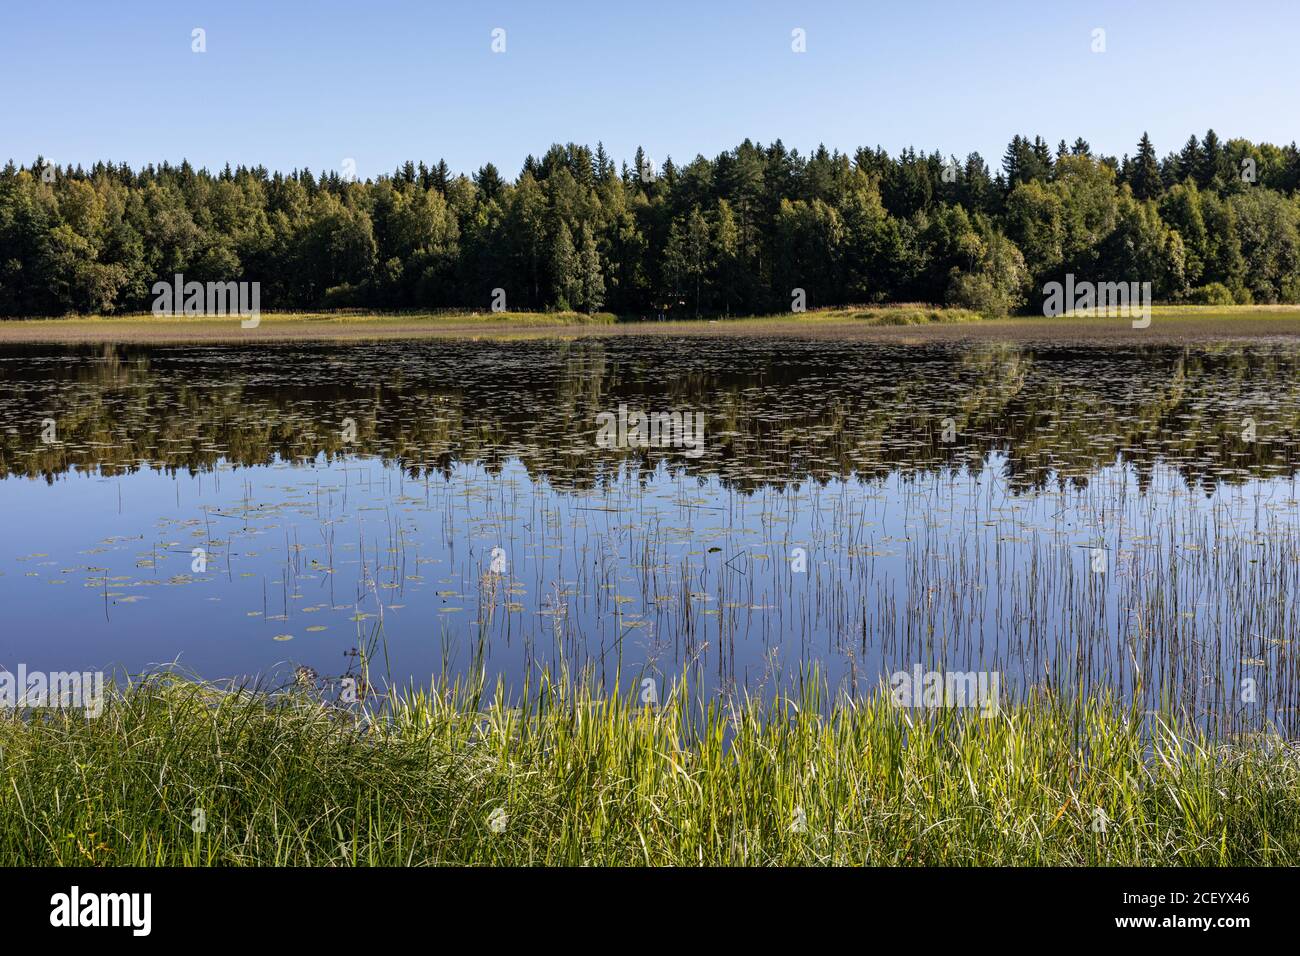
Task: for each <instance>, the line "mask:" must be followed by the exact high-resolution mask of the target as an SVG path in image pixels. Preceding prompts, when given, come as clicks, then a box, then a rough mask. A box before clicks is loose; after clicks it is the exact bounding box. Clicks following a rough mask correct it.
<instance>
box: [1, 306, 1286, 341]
mask: <svg viewBox="0 0 1300 956" xmlns="http://www.w3.org/2000/svg"><path fill="white" fill-rule="evenodd" d="M575 318H576V317H573V316H565V315H554V314H547V313H513V314H509V315H508V316H507V317H506V318H497V317H494V316H492V315H490V314H488V315H484V314H472V313H466V314H464V315H419V314H386V315H372V314H349V313H266V314H265V315H263V316H262V317H261V320H260V322H259V324H258V326H257V327H256V328H251V329H245V328H241V326H240V320H239V317H238V316H227V317H219V318H218V317H202V318H191V319H185V318H156V317H154V316H151V315H143V316H140V315H128V316H113V317H69V318H38V319H11V320H0V345H23V344H34V345H36V344H47V345H78V344H86V345H94V344H137V345H190V344H206V345H220V344H230V345H243V344H254V343H262V344H272V343H293V342H372V341H391V340H412V341H417V340H422V339H440V338H452V339H478V338H483V339H499V340H510V339H546V338H562V339H571V338H579V337H581V338H592V337H595V338H600V337H613V336H638V335H639V336H664V335H667V336H680V337H692V336H701V337H737V338H747V337H755V338H757V337H782V338H805V339H812V340H829V341H843V342H864V343H877V344H882V345H883V344H893V345H930V344H934V345H959V344H980V343H995V342H1010V343H1023V344H1043V345H1098V346H1133V345H1181V344H1189V343H1197V342H1202V343H1206V342H1234V341H1261V340H1270V339H1283V340H1291V339H1297V340H1300V306H1236V307H1218V306H1155V307H1153V309H1152V322H1151V325H1150V326H1149V327H1147V328H1143V329H1134V328H1133V327H1132V325H1131V322H1130V320H1129V319H1127V318H1101V317H1098V318H1093V317H1082V316H1066V317H1059V318H1047V317H1043V316H1013V317H1008V318H989V319H980V318H974V319H972V318H971V317H970V314H969V313H962V312H961V311H960V310H944V309H930V310H928V311H918V310H916V309H910V310H909V309H907V308H906V307H899V306H891V307H882V308H875V309H853V310H848V309H836V310H827V311H823V312H808V313H803V314H802V315H801V316H800V317H798V318H793V317H791V316H790V315H775V316H756V317H745V318H717V319H693V320H671V321H662V322H660V321H655V320H631V321H614V320H613V317H612V316H608V317H607V316H600V317H596V318H594V319H592V320H579V321H575Z"/></svg>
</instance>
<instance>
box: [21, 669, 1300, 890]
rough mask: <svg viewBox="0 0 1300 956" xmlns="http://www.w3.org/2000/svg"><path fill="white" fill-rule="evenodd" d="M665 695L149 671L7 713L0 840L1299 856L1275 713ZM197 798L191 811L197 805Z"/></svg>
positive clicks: (36, 843) (909, 858)
mask: <svg viewBox="0 0 1300 956" xmlns="http://www.w3.org/2000/svg"><path fill="white" fill-rule="evenodd" d="M797 683H798V685H799V688H800V689H799V690H798V691H797V695H796V696H795V697H772V698H769V699H766V700H757V699H752V698H751V699H745V698H731V699H727V698H723V697H713V698H711V699H703V698H701V697H698V696H695V695H694V694H693V693H692V691H691V689H690V686H691V685H690V684H689V683H688V681H687V680H685V679H683V680H680V681H678V682H677V683H676V684H675V685H674V686H672V687H671V688H665V689H664V690H663V691H662V692H661V696H660V700H659V702H658V705H657V706H654V707H651V706H643V705H642V704H641V702H640V698H639V697H638V696H636V695H627V696H620V695H617V694H615V695H604V694H601V693H598V692H597V691H596V690H594V689H593V687H592V685H591V683H590V682H588V681H585V680H582V679H574V678H568V677H563V678H548V677H547V676H545V675H544V674H538V675H536V676H535V677H532V678H530V679H528V680H527V681H525V682H524V686H523V690H522V694H521V696H519V697H517V698H516V699H514V700H508V699H507V697H506V694H505V691H504V689H503V685H500V684H498V685H492V686H486V687H485V686H483V685H482V683H481V682H479V681H470V682H466V681H464V680H463V679H462V680H461V681H460V682H456V683H451V684H449V685H446V686H444V687H442V688H441V689H434V690H430V691H424V692H409V693H405V694H402V695H400V696H399V697H394V698H390V699H389V700H387V701H376V702H372V703H371V704H370V705H369V706H367V707H366V708H364V709H356V708H352V709H345V708H341V707H339V706H336V705H334V704H332V703H330V702H329V701H326V700H324V699H322V698H321V697H319V696H317V695H315V694H314V693H313V692H311V691H310V690H302V689H294V690H289V691H282V692H278V693H266V692H261V691H257V690H240V689H231V688H217V687H214V686H212V685H206V684H201V683H198V682H194V681H190V680H186V679H181V678H178V677H176V676H175V675H168V674H164V675H156V676H153V677H150V678H147V679H144V680H140V681H137V682H134V683H131V684H129V685H126V686H123V687H122V688H120V689H118V690H115V691H114V692H113V693H112V694H111V695H110V699H109V700H108V701H107V702H106V707H105V710H104V712H103V714H102V715H101V716H100V717H99V718H97V719H93V720H88V719H86V718H85V717H84V716H82V715H80V714H76V715H74V714H71V713H68V712H42V713H41V714H39V715H31V714H28V715H25V716H21V715H20V716H11V717H9V718H6V719H4V720H3V721H0V747H2V748H3V764H2V766H0V856H2V857H3V859H4V860H5V861H6V862H7V863H9V864H10V865H27V864H61V865H78V864H79V865H86V864H92V865H162V864H166V865H227V864H232V865H436V864H471V865H497V864H510V865H530V864H549V865H586V864H591V865H628V864H632V865H637V864H648V865H816V864H834V865H846V864H848V865H852V864H865V865H988V866H1004V865H1143V866H1152V865H1295V864H1296V863H1297V860H1298V859H1300V766H1298V765H1297V760H1296V757H1297V752H1296V750H1295V748H1294V747H1293V746H1291V745H1290V744H1287V743H1286V742H1284V741H1283V740H1282V739H1280V738H1277V737H1272V736H1268V735H1258V734H1257V735H1252V736H1250V737H1241V738H1238V739H1233V740H1230V741H1226V742H1224V741H1219V742H1213V741H1211V740H1210V739H1209V738H1207V737H1205V736H1204V735H1203V734H1202V733H1201V732H1199V731H1198V730H1196V729H1195V727H1194V726H1191V725H1187V724H1185V723H1182V722H1180V721H1179V720H1177V719H1175V718H1173V717H1164V716H1159V715H1155V714H1150V713H1147V712H1143V711H1137V710H1132V709H1125V708H1124V706H1123V705H1120V704H1118V703H1117V702H1116V701H1115V700H1108V699H1106V698H1104V697H1096V696H1094V697H1075V698H1070V699H1066V698H1059V697H1055V696H1052V695H1051V694H1048V693H1041V694H1038V695H1035V696H1032V697H1030V698H1029V699H1027V700H1025V701H1024V702H1021V703H1017V704H1015V705H1013V706H1009V707H1006V708H1004V709H1002V710H1001V711H1000V712H999V713H998V714H997V715H996V716H995V717H992V718H982V717H980V716H979V711H977V710H957V709H951V710H915V709H903V708H899V707H896V706H894V704H893V703H892V702H891V701H890V699H889V698H888V696H887V695H885V694H876V695H873V696H870V697H866V698H859V699H857V700H852V699H848V698H845V699H841V700H833V701H832V700H827V699H825V695H826V693H827V692H826V690H825V685H824V684H823V683H822V682H821V681H820V680H819V679H818V678H817V676H816V675H815V674H805V675H804V679H803V680H801V681H798V682H797ZM200 824H201V825H200Z"/></svg>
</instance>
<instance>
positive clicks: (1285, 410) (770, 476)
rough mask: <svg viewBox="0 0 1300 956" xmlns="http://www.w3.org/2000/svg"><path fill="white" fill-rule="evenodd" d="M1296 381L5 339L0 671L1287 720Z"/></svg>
mask: <svg viewBox="0 0 1300 956" xmlns="http://www.w3.org/2000/svg"><path fill="white" fill-rule="evenodd" d="M1298 372H1300V349H1297V348H1295V347H1294V346H1281V345H1279V346H1269V345H1265V346H1254V347H1249V348H1247V347H1238V346H1231V347H1228V346H1223V347H1214V348H1209V349H1205V348H1195V349H1184V348H1146V349H1113V348H1112V349H1099V350H1091V351H1090V350H1079V349H1059V348H1058V349H1037V350H1033V349H1018V348H1011V347H979V348H944V347H934V348H918V347H908V348H903V347H885V346H878V345H849V344H841V343H829V342H807V341H794V340H791V341H780V340H763V341H761V342H754V343H742V342H728V341H719V340H713V339H709V340H700V339H690V340H670V339H665V338H647V339H639V338H619V339H617V340H610V341H602V340H593V339H584V340H581V341H577V342H557V341H527V342H520V343H489V342H436V343H396V344H372V345H346V346H302V345H285V346H261V347H256V348H242V347H239V348H232V347H224V348H202V347H184V348H181V347H176V348H149V349H146V348H136V347H106V348H105V347H95V348H57V347H45V348H28V349H8V350H4V351H0V515H2V516H3V529H4V531H3V535H2V536H0V542H3V543H2V545H0V597H2V598H3V606H4V608H5V613H4V615H3V619H2V620H3V624H2V625H0V666H2V667H6V668H10V669H14V668H15V667H16V665H17V664H18V663H20V662H21V663H24V664H26V665H27V667H28V668H29V669H43V670H69V669H78V670H86V669H103V670H106V671H108V670H116V671H117V672H118V673H136V672H140V671H142V670H145V669H148V668H150V667H152V666H156V665H159V664H163V663H168V662H179V664H180V665H182V666H183V667H185V668H188V669H189V670H190V671H192V672H195V673H197V674H199V675H202V676H204V677H209V678H241V677H258V678H260V679H262V680H263V681H265V682H267V683H270V684H272V685H276V684H282V683H286V682H289V681H292V680H293V679H294V677H293V675H294V672H295V669H296V668H299V667H304V666H305V667H310V668H311V669H312V670H313V671H314V672H315V675H316V679H317V681H318V684H319V686H321V687H322V688H324V689H326V690H327V691H328V690H330V689H333V688H337V686H338V680H339V678H341V677H342V676H343V675H345V674H349V673H352V674H355V673H357V672H358V669H359V667H360V656H359V655H368V656H369V674H370V679H371V682H372V684H373V685H375V686H376V687H377V688H379V689H381V690H382V689H383V688H384V687H386V686H389V685H392V684H398V685H405V684H408V683H414V684H417V685H420V686H428V685H429V683H430V681H431V680H434V679H436V680H438V681H442V680H446V679H449V678H450V677H452V676H454V675H456V674H464V673H465V672H466V671H468V670H471V669H474V668H477V667H482V668H483V669H484V670H485V671H486V673H487V675H488V677H489V678H490V679H495V678H496V677H498V676H501V677H503V678H504V679H505V680H506V683H507V685H508V686H509V687H511V688H518V687H519V685H520V683H521V680H522V677H523V675H524V674H525V673H526V672H527V671H529V670H550V671H553V672H554V671H558V670H559V669H560V668H561V667H567V668H569V669H570V670H572V671H583V670H587V671H590V672H592V673H593V674H594V675H596V677H597V678H598V679H603V680H604V681H605V682H606V684H607V685H612V682H613V681H614V679H615V676H616V675H621V676H620V681H621V688H622V689H623V690H628V689H630V688H632V687H633V686H635V685H636V684H637V683H638V682H639V681H640V680H641V679H643V678H645V677H647V676H651V677H654V678H655V679H656V680H657V681H658V682H659V686H660V687H661V688H662V687H666V686H667V685H670V684H671V683H672V682H673V681H674V680H676V679H678V678H679V677H680V676H681V675H683V674H684V673H689V675H690V676H691V678H692V680H694V681H698V682H700V683H701V684H702V685H703V686H704V687H706V688H708V689H709V690H710V691H716V692H726V691H734V690H737V689H748V690H749V691H751V692H771V691H772V690H774V689H789V688H790V687H791V686H793V685H794V684H795V683H796V682H797V681H798V679H799V674H800V673H801V671H807V670H809V669H810V668H813V667H816V668H817V669H818V670H819V672H820V674H821V675H822V676H823V678H824V679H826V680H827V681H828V682H829V683H830V685H831V686H832V688H834V689H836V690H838V691H841V692H843V693H858V694H862V693H868V692H871V691H873V690H874V689H875V688H877V687H878V686H879V684H880V682H881V681H882V679H888V675H890V674H891V673H893V672H895V671H900V670H906V671H912V670H913V669H914V668H915V667H917V666H920V667H922V668H924V669H926V670H931V669H933V670H943V671H963V672H965V671H985V672H990V671H992V672H997V673H998V674H999V675H1000V678H1001V686H1002V694H1003V699H1004V700H1006V699H1015V698H1017V697H1021V696H1024V695H1026V694H1030V693H1035V692H1037V689H1042V688H1053V689H1072V688H1081V689H1085V690H1097V689H1099V688H1104V687H1109V688H1112V689H1113V690H1114V692H1115V694H1116V695H1118V696H1120V697H1121V698H1124V699H1132V698H1133V697H1134V696H1136V697H1137V699H1138V700H1139V701H1140V702H1141V703H1142V704H1143V705H1144V706H1155V705H1157V704H1160V703H1162V702H1163V703H1167V704H1171V705H1174V706H1178V707H1181V708H1185V709H1186V710H1187V711H1188V712H1190V713H1194V714H1196V715H1197V716H1198V717H1199V718H1200V719H1202V720H1203V721H1205V722H1206V723H1207V724H1210V725H1212V726H1214V727H1216V728H1217V729H1219V730H1235V729H1249V728H1258V727H1262V726H1264V725H1266V724H1268V723H1273V724H1276V725H1278V726H1280V727H1282V728H1284V729H1285V730H1286V731H1287V732H1293V731H1294V729H1295V727H1296V725H1297V723H1300V721H1297V720H1296V707H1297V704H1298V703H1300V700H1298V695H1300V683H1298V682H1297V663H1296V655H1295V650H1296V644H1295V642H1296V639H1297V637H1298V636H1300V621H1298V620H1297V613H1296V606H1297V596H1298V595H1300V577H1298V572H1297V568H1298V567H1300V563H1298V562H1297V550H1298V549H1300V511H1298V510H1297V496H1298V489H1297V484H1296V473H1297V464H1298V455H1300V441H1298V437H1300V376H1298V374H1297V373H1298ZM620 406H623V407H624V408H625V409H626V410H627V411H628V412H629V413H635V412H637V411H641V412H646V413H661V412H679V413H686V414H687V415H694V414H697V413H698V414H699V415H700V416H701V421H702V427H703V439H704V440H703V445H702V449H701V450H700V451H701V453H700V454H698V456H696V454H695V450H693V449H692V448H689V447H681V445H680V443H679V445H678V447H658V448H656V447H648V448H642V447H640V446H639V443H637V442H636V441H635V440H633V441H631V442H629V443H628V444H627V446H625V447H619V443H618V442H617V441H615V442H613V443H612V446H611V443H610V442H606V441H603V440H600V437H599V433H598V423H599V422H600V421H601V419H600V418H599V417H598V416H600V415H601V414H602V413H613V414H615V415H617V414H618V412H619V409H620ZM687 420H688V421H690V419H689V418H688V419H687ZM634 438H635V436H634ZM196 549H200V550H197V551H196ZM1247 688H1248V689H1247Z"/></svg>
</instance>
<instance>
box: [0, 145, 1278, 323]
mask: <svg viewBox="0 0 1300 956" xmlns="http://www.w3.org/2000/svg"><path fill="white" fill-rule="evenodd" d="M1298 188H1300V152H1298V151H1297V149H1296V147H1295V144H1291V145H1289V146H1285V147H1277V146H1274V145H1271V144H1268V143H1258V144H1256V143H1251V142H1249V141H1247V140H1243V139H1233V140H1229V141H1227V142H1226V143H1225V142H1223V141H1221V140H1219V138H1218V136H1217V135H1216V134H1215V133H1214V131H1213V130H1210V131H1208V132H1207V133H1206V134H1205V136H1204V137H1203V138H1200V139H1198V138H1197V137H1195V136H1193V137H1191V138H1190V139H1189V140H1188V141H1187V143H1186V144H1185V145H1184V146H1183V147H1182V149H1181V150H1180V151H1179V152H1177V153H1172V154H1170V155H1169V156H1168V157H1167V158H1166V159H1164V160H1158V159H1157V158H1156V151H1155V147H1154V145H1153V144H1152V143H1151V141H1150V139H1149V138H1148V137H1147V136H1146V135H1145V134H1144V135H1143V137H1142V139H1141V141H1140V142H1139V143H1138V146H1137V150H1136V154H1135V155H1134V156H1133V157H1128V156H1125V157H1123V159H1122V160H1117V159H1115V158H1114V157H1106V156H1094V155H1093V153H1092V150H1091V147H1090V146H1089V144H1088V143H1087V142H1086V141H1084V140H1083V139H1082V138H1080V139H1077V140H1076V141H1075V143H1074V145H1073V146H1072V147H1067V146H1066V144H1065V143H1064V142H1062V143H1061V144H1060V145H1059V146H1058V147H1057V148H1056V151H1055V154H1053V151H1052V150H1051V149H1050V148H1049V147H1048V144H1047V143H1046V142H1045V141H1044V140H1043V139H1042V138H1041V137H1033V138H1032V139H1031V138H1029V137H1026V136H1021V135H1016V136H1015V137H1014V138H1013V140H1012V142H1011V144H1010V145H1009V146H1008V148H1007V151H1006V154H1005V155H1004V157H1003V160H1002V169H1001V170H1000V171H999V172H998V173H997V175H996V176H994V175H993V174H992V173H991V172H990V170H989V167H988V165H987V164H986V163H985V161H984V159H983V158H982V157H981V156H980V155H979V154H978V153H971V154H970V155H968V156H967V157H966V159H965V161H964V162H959V161H958V160H957V158H956V157H955V156H952V157H949V158H948V159H947V160H945V159H944V158H943V157H942V156H941V155H940V154H939V153H937V152H935V153H931V154H928V155H926V154H922V153H918V152H916V151H914V150H911V149H907V150H904V151H903V152H902V153H900V154H899V155H898V156H897V157H891V156H890V155H889V154H887V153H886V152H885V151H884V150H882V149H880V148H876V149H866V148H863V149H859V150H857V151H856V152H855V153H854V154H853V155H852V157H850V156H848V155H845V154H842V153H839V152H838V151H829V150H827V149H826V148H825V147H821V146H819V147H818V148H817V149H815V150H814V151H813V152H812V153H811V154H810V155H807V156H804V155H802V154H800V152H799V151H798V150H795V149H787V148H786V147H785V145H784V144H783V143H782V142H781V141H780V140H777V141H776V142H774V143H772V144H770V145H768V146H763V145H761V144H755V143H753V142H750V141H748V140H746V141H745V142H744V143H742V144H740V145H739V146H737V147H736V148H735V149H732V150H729V151H727V152H724V153H722V154H720V155H718V156H717V157H715V158H714V159H711V160H710V159H706V158H704V157H702V156H699V157H696V158H695V159H694V160H692V161H691V162H690V163H688V164H687V165H685V166H678V165H677V164H675V163H674V162H673V161H672V160H671V159H669V160H667V161H665V162H664V163H663V164H662V165H661V166H660V168H659V169H655V168H653V164H652V163H651V162H650V161H649V159H648V158H647V157H646V156H645V154H644V153H643V152H642V151H641V150H638V151H637V156H636V159H635V162H634V163H633V165H632V166H631V167H628V166H627V165H626V164H624V169H623V172H622V174H621V175H620V174H619V173H618V172H616V170H615V164H614V161H613V160H612V159H610V157H609V156H608V155H607V154H606V153H605V151H604V149H603V147H599V146H598V148H597V150H596V151H595V152H594V153H593V151H592V150H590V149H588V148H587V147H585V146H577V145H575V144H572V143H570V144H567V145H565V146H559V145H556V146H552V147H551V148H550V149H549V150H547V151H546V153H545V154H544V155H543V156H542V157H541V158H540V159H538V158H536V157H533V156H530V157H528V159H527V160H526V161H525V162H524V166H523V169H522V170H521V171H520V173H519V175H518V177H517V178H516V179H514V180H513V181H512V180H509V179H507V178H506V177H505V176H503V175H502V173H501V172H500V171H499V170H498V169H497V168H496V167H495V166H493V165H492V164H486V165H485V166H483V167H482V168H481V169H479V170H478V171H477V172H476V173H475V174H474V175H473V177H472V178H471V177H468V176H455V175H452V173H451V172H450V170H448V168H447V166H446V164H445V163H438V164H435V165H434V166H432V167H428V166H426V165H425V164H424V163H420V164H416V163H406V164H403V166H402V167H401V168H399V169H398V170H396V171H394V173H393V174H391V175H386V176H379V177H376V178H374V179H370V180H366V181H364V182H352V181H346V180H344V179H342V178H341V177H340V176H339V175H338V174H336V173H331V174H329V175H324V176H320V177H317V176H315V175H313V174H312V173H311V172H310V171H309V170H300V171H295V172H293V173H291V174H287V175H286V174H283V173H269V172H268V171H267V170H266V169H264V168H261V167H257V168H252V169H250V168H244V167H240V168H237V169H234V170H231V169H230V168H229V167H227V168H226V169H224V170H222V171H221V172H220V173H217V174H213V173H210V172H208V171H206V170H195V169H193V168H192V167H191V166H190V165H189V164H188V163H181V164H180V165H179V166H172V165H169V164H163V165H162V166H158V167H154V166H149V167H146V168H144V169H142V170H138V171H137V170H132V169H130V168H128V167H126V166H125V165H122V166H113V165H109V164H105V163H98V164H96V165H95V166H94V167H92V168H91V169H90V170H84V169H81V168H71V167H63V168H60V167H54V166H50V165H47V164H46V163H45V161H44V160H43V159H41V158H39V157H38V158H37V160H36V161H35V162H33V163H32V164H31V165H30V166H16V165H14V163H12V162H10V163H9V164H8V165H7V166H5V168H4V169H3V170H2V171H0V315H4V316H27V315H47V314H48V315H56V314H62V313H66V312H78V313H114V312H127V311H132V312H138V311H147V310H148V309H149V307H150V305H151V302H152V297H151V292H150V290H151V288H152V286H153V284H154V283H155V282H158V281H160V280H165V281H171V279H172V277H173V276H174V275H175V274H176V273H178V272H179V273H183V274H184V275H185V276H186V278H187V279H193V280H198V281H223V282H225V281H241V280H242V281H256V282H260V283H261V284H262V290H261V291H262V294H261V305H262V307H263V308H264V309H266V310H274V309H279V310H309V309H316V308H321V307H337V306H349V307H356V308H370V309H382V310H396V309H402V310H420V309H444V308H464V309H470V310H477V309H483V308H486V307H487V306H488V305H490V304H491V303H492V301H493V297H494V290H495V289H504V290H505V293H506V300H507V303H508V306H509V307H510V308H512V309H528V310H543V309H552V310H553V309H576V310H582V311H584V312H592V311H595V310H597V309H602V308H607V309H610V310H611V311H613V312H615V313H618V314H621V315H628V316H635V315H642V316H648V315H651V314H664V315H669V316H671V317H683V316H686V317H693V316H704V315H717V314H727V315H733V314H750V315H754V314H766V313H772V312H778V311H788V310H789V308H790V303H791V296H792V291H793V290H794V289H796V288H798V289H803V290H804V293H805V299H806V301H807V303H809V304H810V305H813V306H835V305H843V304H848V303H868V304H877V303H888V302H928V303H945V304H951V305H961V306H965V307H969V308H975V309H979V310H980V311H983V312H986V313H998V314H1000V313H1003V312H1006V311H1009V310H1015V309H1017V308H1020V307H1022V306H1023V305H1025V304H1032V303H1029V302H1028V299H1029V298H1030V297H1031V296H1032V295H1033V293H1034V290H1036V289H1039V288H1041V286H1042V285H1043V284H1044V283H1045V282H1048V281H1052V280H1059V279H1061V278H1062V275H1063V274H1064V273H1066V272H1072V273H1074V274H1075V275H1076V276H1077V277H1078V278H1080V279H1091V280H1093V281H1150V282H1151V283H1152V287H1153V291H1154V293H1155V295H1156V297H1157V298H1162V299H1166V300H1169V301H1184V300H1186V299H1187V297H1188V294H1189V291H1190V290H1192V289H1199V288H1201V287H1203V286H1210V285H1221V286H1223V287H1225V288H1227V289H1229V290H1230V291H1231V294H1232V296H1233V299H1234V300H1235V301H1237V302H1247V301H1250V302H1265V303H1273V302H1285V301H1294V300H1295V299H1296V298H1297V291H1298V290H1300V211H1298V210H1300V205H1298V203H1300V200H1298V199H1297V189H1298ZM994 236H996V237H998V238H996V239H993V238H991V237H994Z"/></svg>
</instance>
